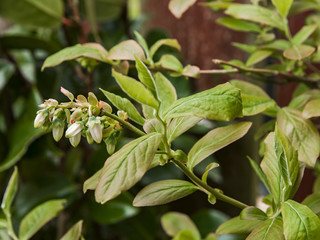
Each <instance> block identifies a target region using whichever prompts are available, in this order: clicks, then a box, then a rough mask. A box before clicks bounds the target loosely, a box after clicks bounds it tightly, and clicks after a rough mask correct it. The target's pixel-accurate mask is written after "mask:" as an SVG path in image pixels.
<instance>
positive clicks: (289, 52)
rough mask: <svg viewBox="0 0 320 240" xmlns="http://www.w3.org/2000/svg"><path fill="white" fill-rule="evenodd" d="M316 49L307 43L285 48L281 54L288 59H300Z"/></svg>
mask: <svg viewBox="0 0 320 240" xmlns="http://www.w3.org/2000/svg"><path fill="white" fill-rule="evenodd" d="M315 50H316V49H315V48H314V47H312V46H309V45H298V46H293V47H290V48H288V49H286V50H285V51H284V52H283V56H285V57H286V58H288V59H290V60H302V59H304V58H306V57H309V56H310V55H311V54H312V53H313V52H314V51H315Z"/></svg>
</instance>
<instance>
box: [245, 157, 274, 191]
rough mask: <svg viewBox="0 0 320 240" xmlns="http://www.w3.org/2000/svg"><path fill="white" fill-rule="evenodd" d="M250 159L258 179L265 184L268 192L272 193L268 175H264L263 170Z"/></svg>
mask: <svg viewBox="0 0 320 240" xmlns="http://www.w3.org/2000/svg"><path fill="white" fill-rule="evenodd" d="M248 159H249V161H250V165H251V167H252V168H253V170H254V171H255V173H256V174H257V175H258V177H259V179H260V180H261V182H263V184H264V186H265V187H266V188H267V190H268V192H269V193H271V191H270V186H269V183H268V180H267V178H266V175H264V173H263V172H262V170H261V168H260V167H259V166H258V164H257V163H256V162H255V161H254V160H253V159H251V158H250V157H248Z"/></svg>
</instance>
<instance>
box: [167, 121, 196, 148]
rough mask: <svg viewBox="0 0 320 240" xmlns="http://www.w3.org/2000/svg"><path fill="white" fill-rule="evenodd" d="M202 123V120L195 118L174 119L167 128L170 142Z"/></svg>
mask: <svg viewBox="0 0 320 240" xmlns="http://www.w3.org/2000/svg"><path fill="white" fill-rule="evenodd" d="M200 121H201V118H199V117H194V116H187V117H178V118H174V119H173V120H172V121H171V122H170V124H169V126H168V128H167V138H168V142H169V143H171V142H172V141H173V140H174V139H176V138H177V137H179V136H180V135H181V134H183V133H184V132H186V131H188V130H189V129H190V128H192V127H193V126H194V125H196V124H197V123H198V122H200Z"/></svg>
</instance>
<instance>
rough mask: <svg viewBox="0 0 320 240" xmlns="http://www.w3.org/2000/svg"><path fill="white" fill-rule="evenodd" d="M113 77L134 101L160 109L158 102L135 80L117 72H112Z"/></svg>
mask: <svg viewBox="0 0 320 240" xmlns="http://www.w3.org/2000/svg"><path fill="white" fill-rule="evenodd" d="M112 76H113V77H114V78H115V79H116V80H117V83H118V84H119V85H120V87H121V89H122V90H123V91H124V92H125V93H127V94H128V95H129V96H130V97H131V98H132V99H134V100H136V101H137V102H139V103H142V104H145V105H148V106H150V107H153V108H155V109H158V102H157V100H156V99H155V98H154V96H153V95H152V93H151V92H150V91H149V90H148V89H146V88H145V86H144V85H143V84H142V83H140V82H138V81H137V80H135V79H134V78H131V77H128V76H125V75H122V74H121V73H118V72H116V71H115V70H112Z"/></svg>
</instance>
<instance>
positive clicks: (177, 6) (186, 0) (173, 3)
mask: <svg viewBox="0 0 320 240" xmlns="http://www.w3.org/2000/svg"><path fill="white" fill-rule="evenodd" d="M195 2H196V0H170V2H169V10H170V12H171V13H172V14H173V15H174V16H175V17H176V18H181V16H182V14H183V13H184V12H185V11H187V10H188V9H189V8H190V7H191V6H192V5H193V4H195Z"/></svg>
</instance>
